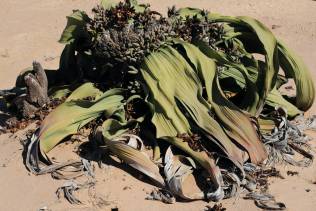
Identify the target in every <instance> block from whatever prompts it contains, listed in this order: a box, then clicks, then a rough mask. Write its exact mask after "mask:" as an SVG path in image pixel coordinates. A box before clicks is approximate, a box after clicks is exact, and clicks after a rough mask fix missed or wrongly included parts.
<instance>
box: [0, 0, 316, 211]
mask: <svg viewBox="0 0 316 211" xmlns="http://www.w3.org/2000/svg"><path fill="white" fill-rule="evenodd" d="M97 2H98V1H95V0H54V1H51V0H23V1H21V0H9V1H5V0H0V18H1V22H0V89H4V88H9V87H12V86H13V85H14V81H15V78H16V75H17V74H18V73H19V72H20V71H21V70H22V69H24V68H26V67H28V66H30V65H31V62H32V61H33V60H37V61H39V62H41V63H42V64H43V66H44V67H45V68H55V69H56V68H57V66H58V59H59V55H60V53H61V50H62V48H63V46H62V45H61V44H59V43H58V42H57V40H58V39H59V36H60V33H61V32H62V30H63V28H64V25H65V23H66V19H65V16H66V15H68V14H70V13H71V11H72V9H84V10H87V11H89V10H90V9H91V8H92V7H93V6H94V5H95V4H96V3H97ZM141 2H147V3H150V4H151V5H152V7H153V8H154V9H156V10H158V11H161V12H165V11H166V8H167V7H168V6H171V5H173V4H175V5H177V6H178V7H182V6H193V7H202V8H205V9H208V10H209V11H212V12H219V13H222V14H226V15H249V16H252V17H255V18H257V19H259V20H260V21H262V22H263V23H265V24H266V25H267V26H268V27H269V28H271V29H272V30H273V32H274V33H275V34H276V35H277V36H278V37H279V38H281V39H283V40H284V41H285V42H287V43H288V45H289V46H290V47H292V48H293V49H294V50H295V51H296V52H298V54H300V55H301V56H302V57H303V58H304V60H305V62H306V63H307V65H308V66H309V68H310V69H311V71H312V76H313V78H316V12H315V11H316V2H315V1H312V0H278V1H274V0H262V1H253V0H238V1H236V0H174V1H170V0H159V1H157V0H156V1H154V0H151V1H141ZM315 111H316V106H314V107H313V108H312V109H311V111H310V112H309V114H311V113H315ZM18 136H19V134H14V135H12V134H6V135H2V136H0V187H1V191H0V210H1V211H2V210H3V211H5V210H17V211H18V210H23V211H25V210H26V211H28V210H30V211H34V210H39V209H40V208H47V209H50V210H111V208H115V207H117V208H119V210H123V211H125V210H160V211H162V210H203V209H204V208H205V206H206V205H213V203H209V204H208V203H206V202H201V201H197V202H190V203H183V202H182V203H180V202H179V203H176V204H174V205H165V204H162V203H160V202H153V201H146V200H144V198H145V197H146V195H147V192H150V191H151V190H152V188H153V186H151V185H150V184H147V183H143V182H141V181H140V180H139V179H138V178H135V177H133V176H131V174H129V173H127V172H125V171H124V169H125V167H124V166H122V165H116V166H117V167H118V168H117V167H113V166H108V167H106V168H105V169H102V170H99V169H97V172H96V173H97V181H98V182H97V186H96V189H95V190H90V191H89V192H87V191H86V192H82V193H81V194H80V196H81V197H82V199H83V201H84V202H85V204H84V205H80V206H71V205H69V204H68V203H67V202H66V201H65V200H57V199H56V197H55V194H54V192H55V190H56V189H57V187H58V186H59V185H60V184H62V181H56V180H52V179H51V177H50V176H33V175H30V174H29V173H28V172H27V171H26V169H25V167H24V165H23V161H22V156H21V152H22V146H21V145H20V142H19V139H18V138H17V137H18ZM72 147H73V146H71V145H70V146H69V145H68V146H61V147H59V148H57V149H56V151H55V152H54V153H56V156H61V155H62V154H63V153H64V152H65V151H67V152H69V153H71V151H72V150H71V148H72ZM60 148H62V149H63V150H60ZM280 168H281V170H282V172H283V176H284V177H285V178H286V179H283V180H282V179H271V180H270V183H271V186H270V192H271V193H272V194H273V195H274V196H275V197H276V198H277V200H279V201H282V202H284V203H285V204H286V206H287V208H288V210H291V211H296V210H306V211H308V210H315V207H316V185H315V184H313V182H315V181H316V165H315V164H314V165H313V166H312V167H310V168H304V169H302V168H293V167H280ZM287 169H291V170H298V171H299V172H300V174H299V175H297V176H287V175H286V174H285V173H284V172H286V170H287ZM222 203H223V205H224V207H226V208H227V210H258V208H256V206H255V205H254V203H253V202H252V201H246V200H243V199H241V198H235V199H229V200H224V201H223V202H222Z"/></svg>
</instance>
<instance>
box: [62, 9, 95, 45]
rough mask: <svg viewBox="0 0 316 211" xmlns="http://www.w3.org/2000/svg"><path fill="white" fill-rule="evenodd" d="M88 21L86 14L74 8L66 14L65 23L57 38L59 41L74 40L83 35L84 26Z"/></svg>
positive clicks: (65, 42)
mask: <svg viewBox="0 0 316 211" xmlns="http://www.w3.org/2000/svg"><path fill="white" fill-rule="evenodd" d="M88 21H89V17H88V15H87V14H86V13H85V12H83V11H80V10H75V11H74V12H73V13H72V14H71V15H70V16H67V25H66V28H65V29H64V31H63V33H62V34H61V37H60V39H59V42H60V43H64V44H70V43H72V42H73V41H74V40H76V39H78V38H80V37H82V36H85V31H84V26H85V24H86V23H87V22H88Z"/></svg>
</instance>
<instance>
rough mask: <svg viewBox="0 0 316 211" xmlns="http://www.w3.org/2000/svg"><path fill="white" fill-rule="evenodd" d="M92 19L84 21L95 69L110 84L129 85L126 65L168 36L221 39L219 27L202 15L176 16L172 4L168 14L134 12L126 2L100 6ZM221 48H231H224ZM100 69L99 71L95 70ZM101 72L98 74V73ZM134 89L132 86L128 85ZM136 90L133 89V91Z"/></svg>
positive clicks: (139, 59) (136, 62)
mask: <svg viewBox="0 0 316 211" xmlns="http://www.w3.org/2000/svg"><path fill="white" fill-rule="evenodd" d="M93 13H94V18H93V19H91V20H90V22H89V23H88V24H87V31H88V33H89V35H90V37H91V47H90V48H91V51H92V56H93V58H94V60H95V63H96V64H95V65H96V69H97V70H98V71H97V72H100V73H101V72H106V74H103V75H105V76H106V77H107V79H108V80H109V81H110V83H114V84H115V85H116V86H117V85H118V84H121V86H123V87H127V86H130V84H128V82H130V81H133V80H137V79H135V78H137V77H135V75H134V76H131V75H128V74H127V73H128V70H129V66H133V67H136V68H137V67H139V66H140V64H141V63H142V62H143V60H144V58H145V57H146V56H147V55H148V54H150V52H152V51H154V50H156V49H158V48H159V47H160V46H161V45H162V44H163V43H165V42H166V41H167V40H168V39H169V38H181V39H183V40H185V41H188V42H192V41H193V40H203V41H205V42H206V43H208V44H209V45H210V46H211V47H213V48H216V49H218V47H216V46H215V44H216V43H217V42H218V41H219V40H221V39H222V34H223V33H224V31H223V27H222V26H221V25H219V24H216V23H211V22H209V21H208V19H207V18H206V16H207V12H206V11H203V12H202V17H204V18H201V19H199V18H197V17H187V18H180V17H179V16H178V11H177V10H176V9H175V7H172V8H171V9H169V11H168V17H163V16H162V15H161V14H160V13H158V12H155V11H151V10H150V8H149V7H146V8H145V10H144V12H142V13H140V12H136V11H135V9H134V8H133V6H132V5H131V4H130V3H129V1H126V2H125V3H122V2H120V3H119V4H118V5H116V6H115V7H112V8H111V9H108V10H105V9H104V8H103V7H102V6H97V7H96V8H94V9H93ZM224 47H226V48H227V49H224V50H225V51H229V52H230V51H231V52H232V48H231V49H230V48H228V47H227V46H224ZM99 70H100V71H99ZM99 75H101V74H99ZM131 91H132V92H135V87H133V88H132V90H131ZM136 92H137V91H136Z"/></svg>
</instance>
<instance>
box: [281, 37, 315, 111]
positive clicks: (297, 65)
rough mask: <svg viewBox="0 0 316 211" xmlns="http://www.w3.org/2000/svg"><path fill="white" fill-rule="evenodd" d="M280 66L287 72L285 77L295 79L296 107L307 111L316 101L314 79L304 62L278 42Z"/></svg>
mask: <svg viewBox="0 0 316 211" xmlns="http://www.w3.org/2000/svg"><path fill="white" fill-rule="evenodd" d="M278 49H279V58H280V65H281V67H282V69H283V70H284V72H285V76H286V77H288V78H293V79H294V80H295V85H296V102H295V105H296V106H297V107H298V108H299V109H300V110H302V111H307V110H308V109H309V108H310V107H311V106H312V105H313V102H314V99H315V87H314V82H313V78H312V76H311V74H310V72H309V70H308V68H307V66H306V65H305V63H304V62H303V60H302V59H301V58H300V57H299V56H297V55H296V54H295V53H294V52H293V51H292V50H290V49H289V48H288V47H286V46H285V44H284V43H283V42H281V41H278Z"/></svg>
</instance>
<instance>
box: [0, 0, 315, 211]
mask: <svg viewBox="0 0 316 211" xmlns="http://www.w3.org/2000/svg"><path fill="white" fill-rule="evenodd" d="M92 12H93V17H89V16H88V15H87V14H86V13H85V12H84V11H79V10H75V11H74V12H73V14H71V15H70V16H68V17H67V20H68V22H67V25H66V27H65V29H64V31H63V33H62V35H61V38H60V42H61V43H63V44H65V48H64V50H63V52H62V54H61V59H60V67H59V69H58V70H56V71H51V70H44V69H43V68H42V67H41V65H40V64H39V63H37V62H34V63H33V69H31V70H28V71H24V72H22V73H21V74H20V75H19V76H18V78H17V83H16V87H15V88H13V89H11V90H3V91H0V94H1V101H3V102H4V103H1V104H4V105H6V112H7V113H10V114H11V115H13V116H16V117H14V118H15V119H16V121H15V123H12V118H11V119H10V120H11V123H10V120H8V121H7V126H6V127H4V130H7V131H11V132H14V131H15V130H17V129H21V128H24V127H25V126H26V125H28V124H29V123H30V122H33V121H35V120H39V123H38V124H39V125H40V126H39V127H38V129H37V130H36V131H35V132H34V133H33V135H32V137H31V138H30V140H29V142H28V145H27V146H26V149H25V155H26V157H25V164H26V166H27V168H28V170H29V171H31V172H32V173H34V174H36V175H39V174H46V173H50V174H52V176H53V177H54V178H56V179H65V180H70V181H68V182H66V183H65V185H64V186H62V187H60V188H59V189H58V191H57V193H58V196H60V195H61V193H62V192H63V193H64V195H65V197H66V198H67V199H68V200H69V201H70V202H71V203H81V201H80V200H79V199H77V198H75V196H74V195H73V193H74V192H75V191H76V190H79V189H80V188H87V187H90V186H92V185H94V183H95V182H94V171H93V167H92V165H91V163H92V162H93V161H97V162H98V163H99V164H101V163H102V161H103V160H104V159H105V157H106V155H111V156H116V157H118V158H119V159H120V160H122V161H123V162H124V163H126V164H128V165H129V166H131V167H133V168H135V169H136V170H138V171H139V172H140V173H143V174H144V175H146V176H147V177H148V178H150V179H151V180H152V184H155V185H156V186H157V187H158V188H159V189H158V190H154V191H153V192H152V193H151V195H150V196H148V198H147V199H151V200H160V201H163V202H165V203H174V202H175V201H176V200H186V201H190V200H207V201H220V200H222V199H224V198H230V197H234V196H236V195H237V194H239V193H240V192H241V191H240V189H241V188H242V189H245V190H247V191H248V193H247V194H246V195H245V198H247V199H253V200H255V203H256V205H257V206H258V207H261V208H263V209H272V210H282V209H285V205H284V204H283V203H281V202H276V201H275V199H274V197H273V196H271V195H270V194H269V193H268V180H267V178H268V177H271V176H274V177H280V178H282V176H281V175H280V174H279V172H278V171H277V170H276V169H275V168H271V165H272V164H275V163H280V162H285V163H289V164H291V165H298V166H308V165H310V164H311V162H312V160H313V154H312V152H311V150H310V148H309V144H308V141H310V138H309V137H308V136H306V135H305V134H304V131H305V130H308V129H315V118H316V117H314V116H313V117H311V118H307V119H305V118H304V116H303V112H305V111H307V110H308V109H309V108H310V107H311V106H312V104H313V101H314V97H315V93H314V84H313V81H312V77H311V76H310V73H309V71H308V69H307V67H306V66H305V64H304V63H303V61H302V60H301V58H299V57H298V56H297V55H296V54H295V53H294V52H293V51H292V50H290V49H289V48H288V47H287V46H286V45H285V44H284V43H283V42H282V41H280V40H279V39H277V38H276V37H275V36H274V35H273V34H272V32H271V31H270V30H269V29H268V28H267V27H266V26H264V25H263V24H262V23H260V22H259V21H257V20H255V19H253V18H250V17H245V16H239V17H232V16H223V15H219V14H215V13H210V12H208V11H205V10H202V9H197V8H180V9H177V8H175V7H171V8H170V9H169V10H168V15H167V16H163V15H162V14H160V13H158V12H156V11H153V10H151V9H150V7H149V5H142V4H138V3H137V2H136V1H133V0H127V1H126V2H120V3H117V4H114V3H111V2H110V1H107V0H102V1H101V4H100V5H98V6H97V7H95V8H94V9H93V10H92ZM254 54H261V55H263V56H264V60H259V59H256V57H255V56H254ZM288 79H293V80H294V82H295V86H296V95H295V96H289V95H285V94H284V93H283V94H282V93H281V92H280V91H279V89H280V88H281V87H282V86H284V85H285V86H286V84H287V82H288ZM21 124H22V125H21ZM2 130H3V129H2ZM71 136H76V138H74V139H78V138H79V139H80V137H84V140H82V141H83V143H82V145H81V146H80V148H79V150H78V154H79V155H80V156H81V157H82V159H81V160H71V161H67V162H64V163H60V162H58V163H57V162H55V161H54V160H53V159H50V158H49V155H48V153H49V152H50V151H51V150H52V149H53V148H54V147H55V146H56V145H58V144H59V143H61V142H62V141H65V140H66V141H67V140H70V139H71V138H69V137H71ZM297 154H299V155H301V157H302V160H296V159H295V158H296V155H297ZM291 174H292V173H291ZM82 175H86V176H87V177H88V181H87V182H86V183H83V184H79V183H77V182H75V181H74V179H75V178H77V177H80V176H82ZM292 175H294V173H293V174H292ZM190 181H195V182H194V183H192V182H190ZM190 186H191V187H192V186H196V187H194V188H188V187H190ZM192 190H199V191H192ZM208 209H209V210H225V208H223V207H222V205H221V204H219V205H215V206H214V207H208Z"/></svg>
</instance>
